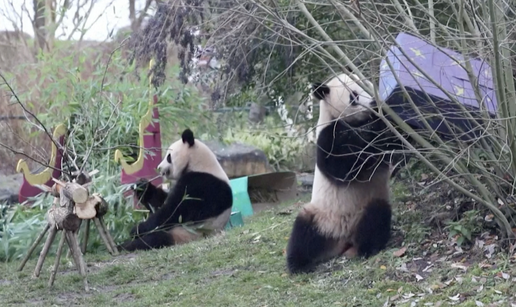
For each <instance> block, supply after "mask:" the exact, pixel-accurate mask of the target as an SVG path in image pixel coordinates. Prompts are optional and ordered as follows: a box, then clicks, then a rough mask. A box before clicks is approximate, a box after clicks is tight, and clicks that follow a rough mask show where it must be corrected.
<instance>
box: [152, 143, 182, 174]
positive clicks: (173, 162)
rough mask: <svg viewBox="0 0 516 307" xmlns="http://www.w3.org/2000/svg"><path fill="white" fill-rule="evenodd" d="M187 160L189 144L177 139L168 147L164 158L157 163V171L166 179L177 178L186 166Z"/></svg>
mask: <svg viewBox="0 0 516 307" xmlns="http://www.w3.org/2000/svg"><path fill="white" fill-rule="evenodd" d="M188 161H189V145H188V143H183V141H182V140H178V141H176V142H174V143H173V144H172V145H170V146H169V147H168V149H167V153H166V154H165V158H164V159H163V161H161V163H160V164H159V165H158V172H159V173H160V174H161V176H163V177H164V178H166V179H178V178H179V176H180V175H181V173H182V172H183V170H184V169H185V168H186V167H188Z"/></svg>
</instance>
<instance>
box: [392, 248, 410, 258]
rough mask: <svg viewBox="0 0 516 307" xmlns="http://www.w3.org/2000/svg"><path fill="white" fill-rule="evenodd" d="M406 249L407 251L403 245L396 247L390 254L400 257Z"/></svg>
mask: <svg viewBox="0 0 516 307" xmlns="http://www.w3.org/2000/svg"><path fill="white" fill-rule="evenodd" d="M406 251H407V247H406V246H404V247H402V248H400V249H398V250H397V251H395V252H393V253H392V254H393V255H394V257H401V256H403V255H405V252H406Z"/></svg>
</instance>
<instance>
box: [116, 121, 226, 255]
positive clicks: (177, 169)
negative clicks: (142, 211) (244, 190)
mask: <svg viewBox="0 0 516 307" xmlns="http://www.w3.org/2000/svg"><path fill="white" fill-rule="evenodd" d="M158 171H159V172H160V173H161V175H162V176H163V177H164V178H166V179H173V180H177V183H176V184H175V186H174V187H173V188H172V189H171V190H170V191H169V192H168V193H166V192H165V191H164V190H162V189H161V188H158V187H156V186H154V185H152V184H151V183H150V182H148V181H145V180H142V181H140V182H139V183H138V184H137V188H136V196H137V197H138V199H139V200H140V202H141V203H143V204H144V205H145V206H146V207H147V208H150V207H151V206H152V207H153V208H156V209H157V210H156V212H155V213H150V215H149V218H148V219H147V220H146V221H144V222H142V223H139V224H138V225H136V226H135V227H133V229H132V230H131V236H132V239H131V240H128V241H126V242H124V243H123V244H122V245H121V246H120V247H121V248H122V249H124V250H126V251H134V250H148V249H154V248H162V247H166V246H172V245H178V244H184V243H188V242H190V241H194V240H197V239H200V238H202V237H204V236H205V235H210V234H214V233H217V232H219V231H221V230H222V229H223V228H224V227H225V226H226V224H227V222H228V221H229V218H230V215H231V207H232V206H233V194H232V191H231V186H230V184H229V178H228V176H227V175H226V173H225V172H224V169H223V168H222V166H221V165H220V163H219V162H218V160H217V157H216V156H215V154H214V153H213V152H212V151H211V150H210V149H209V148H208V147H207V146H206V145H205V144H204V143H202V142H201V141H199V140H197V139H195V137H194V134H193V132H192V131H191V130H190V129H186V130H185V131H184V132H183V133H182V135H181V139H180V140H178V141H176V142H174V143H173V144H172V145H170V147H169V148H168V150H167V152H166V155H165V158H164V159H163V161H162V162H161V163H160V164H159V165H158ZM201 228H202V231H200V230H199V231H196V229H201Z"/></svg>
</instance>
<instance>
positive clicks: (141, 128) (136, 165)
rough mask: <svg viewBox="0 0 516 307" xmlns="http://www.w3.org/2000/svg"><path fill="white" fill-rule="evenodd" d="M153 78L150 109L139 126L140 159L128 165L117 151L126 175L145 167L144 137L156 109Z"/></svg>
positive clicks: (118, 150)
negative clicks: (153, 95) (153, 97)
mask: <svg viewBox="0 0 516 307" xmlns="http://www.w3.org/2000/svg"><path fill="white" fill-rule="evenodd" d="M153 63H154V60H151V61H150V63H149V69H152V64H153ZM151 81H152V76H151V77H150V78H149V96H150V99H149V109H148V110H147V113H145V115H143V117H142V119H141V120H140V125H139V126H138V131H139V140H140V142H139V144H138V145H139V146H140V149H139V150H138V159H136V161H135V162H134V163H133V164H129V163H127V161H126V159H125V158H124V154H123V153H122V151H120V149H117V150H116V151H115V162H119V163H120V164H121V165H122V169H123V170H124V171H125V173H126V174H128V175H130V174H134V173H136V172H138V171H139V170H141V169H142V167H143V161H144V151H143V150H144V149H143V145H144V144H143V136H144V133H145V129H146V128H147V127H148V126H149V125H150V124H151V123H152V113H153V109H154V101H153V99H152V83H150V82H151Z"/></svg>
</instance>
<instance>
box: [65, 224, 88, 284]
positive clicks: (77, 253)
mask: <svg viewBox="0 0 516 307" xmlns="http://www.w3.org/2000/svg"><path fill="white" fill-rule="evenodd" d="M65 235H66V239H67V241H68V246H69V247H70V250H71V251H72V256H73V258H74V260H75V265H76V266H77V269H78V271H79V273H80V274H81V276H83V278H84V290H85V291H89V286H88V279H87V277H86V264H85V263H84V259H83V258H82V253H81V249H80V247H79V242H77V238H76V237H75V234H74V233H73V232H71V231H67V230H65Z"/></svg>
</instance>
